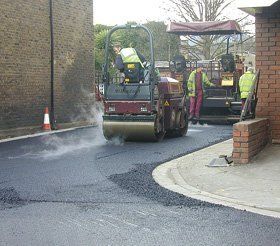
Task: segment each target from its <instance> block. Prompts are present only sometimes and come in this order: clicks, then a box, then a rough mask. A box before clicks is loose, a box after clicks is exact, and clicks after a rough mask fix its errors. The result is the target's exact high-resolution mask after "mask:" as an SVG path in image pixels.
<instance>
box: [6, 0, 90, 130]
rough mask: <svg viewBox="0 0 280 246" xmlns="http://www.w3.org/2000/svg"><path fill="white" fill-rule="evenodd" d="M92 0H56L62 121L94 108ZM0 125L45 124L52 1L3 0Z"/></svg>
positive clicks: (58, 110)
mask: <svg viewBox="0 0 280 246" xmlns="http://www.w3.org/2000/svg"><path fill="white" fill-rule="evenodd" d="M92 12H93V7H92V0H56V1H53V17H54V43H55V49H54V52H55V86H54V88H55V90H54V93H55V101H54V102H55V112H56V117H57V121H58V123H65V122H70V121H73V120H77V119H82V117H78V116H79V115H80V112H82V111H84V109H85V108H86V109H88V104H89V102H88V100H89V98H88V97H87V93H88V92H92V91H93V69H94V67H93V60H94V59H93V30H92V20H93V13H92ZM0 23H1V25H0V36H1V42H0V101H1V103H0V130H2V129H7V128H14V127H25V126H37V125H38V126H39V125H41V124H42V118H43V117H42V116H43V109H44V107H46V106H48V107H50V94H51V92H50V24H49V0H29V1H22V0H13V1H11V0H2V1H1V14H0Z"/></svg>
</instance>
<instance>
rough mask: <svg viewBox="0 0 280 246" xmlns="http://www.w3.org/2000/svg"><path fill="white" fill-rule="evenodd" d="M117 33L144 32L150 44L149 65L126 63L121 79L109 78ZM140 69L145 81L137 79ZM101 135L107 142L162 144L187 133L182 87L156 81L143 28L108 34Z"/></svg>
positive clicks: (164, 79)
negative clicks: (113, 37) (168, 139)
mask: <svg viewBox="0 0 280 246" xmlns="http://www.w3.org/2000/svg"><path fill="white" fill-rule="evenodd" d="M120 29H128V30H130V29H133V30H140V29H141V30H144V33H145V34H147V36H148V40H149V53H150V55H149V61H147V62H146V63H147V65H146V66H145V67H144V68H142V67H140V65H139V64H135V63H125V64H124V67H125V68H124V71H123V73H122V76H121V78H119V79H116V78H115V77H114V76H112V75H111V73H110V72H111V70H110V69H109V66H110V65H111V63H112V62H110V61H109V53H110V52H109V49H110V42H111V37H112V34H113V33H114V32H116V31H117V30H120ZM140 69H143V70H144V71H142V72H143V73H144V77H143V76H140ZM102 84H103V95H102V98H103V103H104V113H103V134H104V136H105V138H106V139H108V140H110V139H113V138H121V139H123V140H125V141H161V140H162V139H163V138H164V136H165V135H170V136H184V135H185V134H186V133H187V130H188V115H187V114H188V113H187V108H186V95H185V94H184V90H183V88H182V83H180V82H179V81H177V80H175V79H172V78H168V77H159V75H158V74H157V73H156V70H155V59H154V48H153V38H152V34H151V32H150V31H149V29H148V28H147V27H145V26H143V25H121V26H115V27H113V28H112V29H111V30H110V31H109V32H108V34H107V37H106V46H105V63H104V65H103V75H102Z"/></svg>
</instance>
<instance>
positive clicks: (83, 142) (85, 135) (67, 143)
mask: <svg viewBox="0 0 280 246" xmlns="http://www.w3.org/2000/svg"><path fill="white" fill-rule="evenodd" d="M85 97H86V98H88V103H91V105H92V106H91V107H87V108H86V107H80V108H79V109H78V111H79V112H80V114H79V115H77V116H76V117H74V118H73V119H72V121H74V122H75V121H76V122H77V121H81V120H86V121H87V122H89V123H90V124H92V125H95V126H96V127H92V128H88V129H86V130H84V131H83V130H82V131H80V132H78V131H75V132H68V133H67V136H60V135H59V134H50V135H45V136H43V137H41V141H42V143H43V145H44V146H43V148H44V150H43V151H42V150H39V151H34V149H31V148H34V147H28V146H26V147H25V150H26V151H28V153H25V154H24V155H21V156H17V157H11V158H21V157H31V158H38V157H40V158H43V159H52V158H57V157H60V156H62V155H66V154H70V153H72V152H75V151H79V150H83V151H84V150H86V149H88V150H89V149H90V148H92V147H94V146H103V145H106V144H111V145H118V146H119V145H123V143H124V141H123V140H122V139H121V138H119V137H116V138H113V139H112V140H111V141H107V140H106V139H105V138H104V136H103V131H102V115H103V103H102V102H96V101H94V100H92V97H94V95H93V94H89V93H88V94H87V95H85ZM28 148H29V150H28ZM41 148H42V147H41Z"/></svg>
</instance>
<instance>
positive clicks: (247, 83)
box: [239, 71, 255, 99]
mask: <svg viewBox="0 0 280 246" xmlns="http://www.w3.org/2000/svg"><path fill="white" fill-rule="evenodd" d="M254 79H255V75H254V74H253V73H252V72H250V71H247V72H246V73H244V74H243V75H242V76H241V77H240V79H239V89H240V98H242V99H245V98H247V97H248V95H249V92H250V90H251V88H252V86H253V84H254Z"/></svg>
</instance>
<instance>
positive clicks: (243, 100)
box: [241, 98, 251, 113]
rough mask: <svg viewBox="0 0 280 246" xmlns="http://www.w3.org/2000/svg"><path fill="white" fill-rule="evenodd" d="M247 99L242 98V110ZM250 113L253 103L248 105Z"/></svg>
mask: <svg viewBox="0 0 280 246" xmlns="http://www.w3.org/2000/svg"><path fill="white" fill-rule="evenodd" d="M246 99H247V98H241V103H242V105H241V109H242V110H243V108H244V106H245V102H246ZM247 110H248V113H251V103H250V104H249V105H248V109H247Z"/></svg>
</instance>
